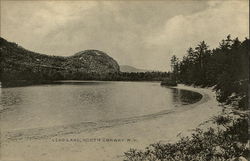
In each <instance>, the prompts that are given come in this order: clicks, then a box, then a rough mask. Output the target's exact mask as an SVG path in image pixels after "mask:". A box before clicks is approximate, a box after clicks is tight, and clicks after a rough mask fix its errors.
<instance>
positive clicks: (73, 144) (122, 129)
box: [1, 85, 221, 161]
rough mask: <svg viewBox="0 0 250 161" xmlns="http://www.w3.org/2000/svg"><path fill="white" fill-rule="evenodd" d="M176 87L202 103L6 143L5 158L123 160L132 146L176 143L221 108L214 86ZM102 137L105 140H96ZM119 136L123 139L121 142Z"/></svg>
mask: <svg viewBox="0 0 250 161" xmlns="http://www.w3.org/2000/svg"><path fill="white" fill-rule="evenodd" d="M175 88H178V89H185V90H190V91H194V92H198V93H200V94H202V96H203V97H202V99H201V100H200V101H199V102H196V103H194V104H191V105H187V106H186V107H185V108H186V109H185V110H176V111H174V112H171V113H167V114H164V115H162V116H161V117H155V118H154V119H144V120H143V121H134V122H133V121H132V122H125V123H124V122H123V123H122V124H118V126H110V124H107V125H104V126H102V127H98V129H95V130H85V131H79V130H75V131H74V132H72V130H69V131H68V133H67V135H66V134H65V135H57V136H52V137H49V138H47V139H46V137H45V138H44V139H34V140H31V141H27V140H25V139H24V140H17V141H11V142H6V143H4V144H3V145H2V148H1V150H2V154H3V155H2V157H3V158H2V159H4V160H6V161H7V160H11V159H14V158H12V157H11V156H16V158H18V160H34V161H36V160H60V161H63V160H65V161H69V160H70V161H71V160H86V161H89V160H91V161H99V160H100V161H101V160H107V161H112V160H114V161H117V160H122V154H123V152H126V151H127V150H129V149H130V148H137V149H143V148H144V147H146V146H147V145H149V144H151V143H155V142H175V141H176V140H178V137H177V135H178V134H180V133H181V134H182V135H189V134H190V133H191V131H192V129H195V128H196V127H198V126H199V125H200V124H201V123H203V122H205V121H207V120H209V119H210V118H211V117H213V116H215V115H217V114H218V113H219V112H220V111H221V109H220V107H219V106H218V102H217V101H216V98H215V93H214V92H212V90H211V89H203V88H193V87H189V86H184V85H179V86H178V87H175ZM115 123H117V121H116V122H115ZM72 128H74V127H72ZM61 130H65V129H61ZM38 131H39V130H38ZM70 131H71V132H70ZM63 139H64V140H70V139H75V140H76V139H79V140H80V141H79V142H78V141H69V142H67V141H62V140H63ZM91 139H92V141H91ZM98 139H100V140H101V141H96V140H98ZM119 139H120V140H123V141H117V140H119ZM128 139H130V141H129V140H128ZM60 140H61V141H60ZM83 140H85V141H83ZM94 140H95V141H94ZM115 140H116V141H115ZM9 152H11V153H9ZM8 155H11V156H8ZM19 156H20V157H19ZM16 158H15V159H16Z"/></svg>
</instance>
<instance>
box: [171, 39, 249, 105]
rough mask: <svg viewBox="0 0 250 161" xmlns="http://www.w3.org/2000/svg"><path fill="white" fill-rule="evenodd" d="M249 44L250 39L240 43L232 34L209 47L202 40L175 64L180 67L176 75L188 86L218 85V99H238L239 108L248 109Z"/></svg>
mask: <svg viewBox="0 0 250 161" xmlns="http://www.w3.org/2000/svg"><path fill="white" fill-rule="evenodd" d="M249 45H250V44H249V39H247V38H246V39H245V40H244V41H243V42H240V41H239V39H238V38H235V39H233V40H232V39H231V36H230V35H229V36H227V38H226V39H225V40H222V41H221V43H220V45H219V47H217V48H215V49H213V50H209V46H208V45H207V44H206V43H205V42H204V41H202V42H200V43H199V44H198V45H197V46H196V47H195V48H194V49H193V48H189V49H188V50H187V55H185V56H184V57H183V59H182V60H181V61H178V62H175V63H174V64H175V66H176V67H174V69H178V72H176V71H175V75H176V73H177V76H176V77H177V78H178V80H179V81H180V82H182V83H185V84H188V85H192V84H193V85H198V86H202V87H206V86H210V87H211V86H215V88H214V89H215V90H216V92H217V99H218V101H220V102H224V103H226V104H232V103H233V102H238V105H237V107H238V108H241V109H247V98H248V81H249V50H248V48H249ZM175 60H177V59H175Z"/></svg>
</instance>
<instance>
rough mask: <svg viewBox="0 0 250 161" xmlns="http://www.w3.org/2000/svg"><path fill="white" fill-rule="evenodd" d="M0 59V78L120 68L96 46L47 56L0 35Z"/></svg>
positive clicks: (92, 72) (64, 75) (59, 76)
mask: <svg viewBox="0 0 250 161" xmlns="http://www.w3.org/2000/svg"><path fill="white" fill-rule="evenodd" d="M0 60H1V62H0V81H1V80H6V81H10V80H42V79H44V80H57V79H62V78H67V79H77V78H80V77H81V78H84V76H86V75H88V76H89V77H90V76H92V77H93V75H100V74H101V75H102V74H108V73H118V72H120V69H119V68H120V67H119V65H118V63H117V62H116V61H115V60H114V59H113V58H112V57H110V56H109V55H108V54H106V53H104V52H102V51H99V50H84V51H81V52H78V53H76V54H75V55H73V56H68V57H62V56H49V55H45V54H39V53H36V52H32V51H29V50H26V49H24V48H22V47H21V46H19V45H17V44H16V43H12V42H8V41H7V40H5V39H3V38H0ZM88 79H89V78H88ZM92 79H93V78H92Z"/></svg>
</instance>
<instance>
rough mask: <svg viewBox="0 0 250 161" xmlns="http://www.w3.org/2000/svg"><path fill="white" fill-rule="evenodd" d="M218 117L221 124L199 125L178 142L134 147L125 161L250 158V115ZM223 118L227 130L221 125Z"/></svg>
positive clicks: (221, 160) (215, 160)
mask: <svg viewBox="0 0 250 161" xmlns="http://www.w3.org/2000/svg"><path fill="white" fill-rule="evenodd" d="M224 117H225V118H224ZM215 120H216V121H218V126H217V128H209V129H208V130H206V131H204V130H201V129H196V130H195V132H194V133H193V134H192V136H190V137H182V138H181V139H180V140H179V141H178V142H176V143H173V144H171V143H167V144H161V143H155V144H151V145H150V146H148V147H146V149H145V150H144V151H141V150H136V149H130V150H129V151H127V152H125V153H124V157H125V159H124V161H177V160H178V161H201V160H202V161H225V160H230V159H232V158H236V157H240V156H244V157H245V158H247V157H248V153H249V152H250V151H249V149H248V148H247V147H246V146H245V145H246V142H247V141H248V128H247V126H248V123H247V118H245V117H244V118H242V117H240V118H238V119H237V120H234V119H232V118H229V117H228V116H220V118H218V120H217V119H215ZM222 120H226V121H222ZM221 121H222V122H223V123H224V126H223V127H226V130H224V129H223V128H221V127H220V126H219V125H220V123H219V122H221ZM240 129H244V130H243V131H242V130H240ZM239 131H241V132H240V133H239Z"/></svg>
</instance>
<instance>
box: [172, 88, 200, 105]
mask: <svg viewBox="0 0 250 161" xmlns="http://www.w3.org/2000/svg"><path fill="white" fill-rule="evenodd" d="M171 90H172V91H173V95H172V96H173V102H178V103H181V104H182V105H187V104H192V103H195V102H198V101H199V100H200V99H201V98H202V95H201V94H199V93H196V92H192V91H188V90H182V89H177V88H171Z"/></svg>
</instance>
